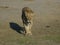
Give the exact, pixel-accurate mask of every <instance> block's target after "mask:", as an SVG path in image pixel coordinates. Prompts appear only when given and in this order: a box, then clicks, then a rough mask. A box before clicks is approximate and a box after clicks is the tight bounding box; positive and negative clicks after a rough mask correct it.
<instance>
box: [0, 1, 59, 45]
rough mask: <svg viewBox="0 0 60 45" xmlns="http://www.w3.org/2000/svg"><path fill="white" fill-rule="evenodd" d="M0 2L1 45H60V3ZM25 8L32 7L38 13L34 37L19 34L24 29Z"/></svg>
mask: <svg viewBox="0 0 60 45" xmlns="http://www.w3.org/2000/svg"><path fill="white" fill-rule="evenodd" d="M0 2H1V4H0V5H1V6H0V45H60V6H59V5H60V1H58V0H45V1H44V0H35V1H32V2H31V1H30V2H27V3H26V1H21V2H19V0H17V1H16V0H15V2H14V1H12V0H11V1H10V0H9V1H7V0H6V1H0ZM6 2H7V3H6ZM10 3H11V4H10ZM15 4H16V5H15ZM5 5H6V6H5ZM24 6H28V7H31V8H32V9H33V11H34V12H35V13H36V15H35V16H34V25H33V27H32V33H33V35H32V36H24V35H22V34H20V33H19V31H20V30H21V27H23V25H22V20H21V9H22V8H23V7H24ZM11 23H12V24H11Z"/></svg>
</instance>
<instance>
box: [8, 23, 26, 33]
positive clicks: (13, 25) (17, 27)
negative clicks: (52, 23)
mask: <svg viewBox="0 0 60 45" xmlns="http://www.w3.org/2000/svg"><path fill="white" fill-rule="evenodd" d="M9 24H10V28H11V29H13V30H15V31H16V32H18V33H20V34H24V31H25V30H24V27H21V26H20V25H18V24H17V23H14V22H10V23H9Z"/></svg>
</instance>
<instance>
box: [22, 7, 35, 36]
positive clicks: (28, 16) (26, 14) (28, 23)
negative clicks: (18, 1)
mask: <svg viewBox="0 0 60 45" xmlns="http://www.w3.org/2000/svg"><path fill="white" fill-rule="evenodd" d="M33 15H34V12H33V11H32V10H31V9H30V8H29V7H24V8H23V9H22V21H23V26H24V29H25V35H27V34H29V35H32V33H31V27H32V24H33Z"/></svg>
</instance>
